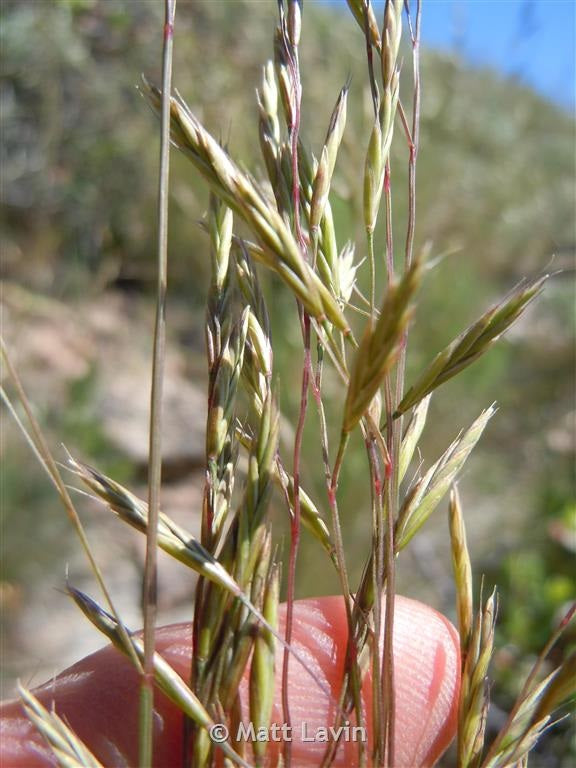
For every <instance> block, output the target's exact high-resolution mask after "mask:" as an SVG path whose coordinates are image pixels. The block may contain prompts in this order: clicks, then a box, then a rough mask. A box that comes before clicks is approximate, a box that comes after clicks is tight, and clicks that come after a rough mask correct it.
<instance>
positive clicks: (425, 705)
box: [0, 596, 460, 768]
mask: <svg viewBox="0 0 576 768" xmlns="http://www.w3.org/2000/svg"><path fill="white" fill-rule="evenodd" d="M280 624H281V627H283V624H284V606H281V614H280ZM346 641H347V624H346V614H345V609H344V602H343V600H342V598H339V597H324V598H314V599H308V600H301V601H297V602H296V603H295V604H294V634H293V644H294V645H295V646H296V647H297V648H299V650H300V653H301V654H303V655H304V656H305V657H306V658H307V659H308V660H309V664H310V665H311V666H312V667H313V669H314V670H316V671H317V674H318V676H319V677H320V678H321V679H323V680H324V681H325V682H326V683H327V684H328V686H329V687H330V689H331V690H332V692H333V699H334V700H336V699H337V697H338V694H339V688H340V684H341V680H342V674H343V669H344V660H345V654H346ZM190 645H191V629H190V626H189V625H187V624H178V625H172V626H168V627H164V628H162V629H159V630H158V631H157V649H158V651H159V652H160V653H161V654H162V655H163V656H164V658H165V659H166V660H167V661H168V663H169V664H171V665H172V666H173V667H174V669H175V670H176V671H177V672H178V673H179V674H180V675H181V676H182V677H183V678H184V679H187V678H188V676H189V668H190ZM282 653H283V650H282V648H279V650H278V654H279V659H280V657H281V655H282ZM394 662H395V663H394V688H395V697H396V699H395V701H396V720H395V722H396V727H395V733H396V739H395V741H396V747H395V755H394V761H393V768H416V767H417V766H430V765H433V764H434V763H435V762H436V760H437V759H438V758H439V757H440V755H441V754H442V752H443V751H444V750H445V749H446V747H447V746H448V744H449V743H450V741H451V740H452V738H453V736H454V733H455V730H456V714H457V713H456V710H457V699H458V690H459V684H460V658H459V641H458V635H457V633H456V630H455V629H454V627H453V626H452V625H451V624H450V622H449V621H448V620H447V619H445V618H444V617H443V616H441V615H440V614H438V613H437V612H436V611H434V610H432V609H431V608H429V607H427V606H425V605H423V604H422V603H418V602H416V601H414V600H409V599H407V598H403V597H400V596H398V597H397V598H396V609H395V618H394ZM276 666H277V672H276V694H277V695H276V705H275V711H274V719H275V722H278V723H281V722H282V719H283V718H282V706H281V703H280V695H279V691H280V680H281V666H282V664H281V659H280V660H279V661H278V663H277V665H276ZM288 685H289V698H290V714H291V720H292V731H291V735H292V762H293V765H294V766H297V768H305V766H311V767H312V766H317V765H320V762H321V758H322V755H323V754H324V751H325V748H326V743H325V742H322V741H319V740H316V741H314V740H312V741H305V740H303V738H302V737H303V736H304V739H306V738H310V737H311V738H312V739H314V737H315V735H316V734H318V733H319V732H320V731H319V729H322V728H326V727H327V726H330V725H333V724H334V700H330V699H329V698H328V697H327V695H326V693H325V692H324V691H323V690H322V689H320V688H318V687H317V686H315V685H314V681H313V680H312V678H311V677H310V676H309V675H308V674H307V673H306V672H305V671H304V670H303V669H302V667H301V666H300V665H299V664H298V662H297V660H295V659H292V661H291V663H290V677H289V682H288ZM138 689H139V678H138V674H137V672H136V671H135V670H134V668H133V667H132V666H131V665H130V662H129V661H128V660H127V659H126V658H125V657H124V656H123V655H122V654H121V653H120V652H119V651H117V650H116V649H115V648H113V647H112V646H108V647H106V648H104V649H103V650H101V651H98V652H96V653H94V654H92V655H90V656H87V657H86V658H85V659H82V661H79V662H78V663H77V664H75V665H74V666H72V667H70V668H69V669H67V670H65V671H64V672H63V673H62V674H60V675H59V676H58V677H56V678H55V680H53V681H51V682H49V683H46V684H45V685H43V686H42V687H41V688H38V689H36V690H35V691H34V693H35V695H36V696H37V697H38V698H39V699H40V701H41V702H42V703H43V704H44V706H46V707H48V708H52V707H53V708H54V709H55V711H56V713H57V714H59V715H60V717H62V718H63V719H64V720H65V722H66V723H67V724H68V725H69V726H70V727H71V728H72V730H74V731H75V732H76V734H77V735H78V736H79V738H80V739H82V740H83V741H84V742H85V744H86V745H87V746H88V747H89V749H90V750H91V751H92V752H93V753H94V754H95V755H96V757H97V758H98V759H99V760H100V761H101V762H102V763H103V764H104V765H106V766H125V765H128V766H136V765H137V764H138V758H137V753H138V706H139V696H138ZM240 693H241V698H242V700H243V701H244V702H246V701H247V686H246V684H245V683H244V684H243V685H242V687H241V689H240ZM363 695H364V700H365V702H369V701H370V697H371V690H370V674H369V673H368V674H367V675H366V679H365V681H364V686H363ZM369 710H370V708H369V707H367V730H368V734H370V730H371V719H370V711H369ZM155 712H156V717H155V732H154V745H155V746H154V766H155V768H176V767H177V766H181V765H182V756H181V744H182V734H183V718H182V713H181V712H180V711H179V710H178V709H177V707H176V706H175V705H173V704H172V703H171V702H170V701H169V700H168V699H167V698H166V697H165V696H164V695H163V694H162V693H160V692H158V693H157V695H156V700H155ZM0 714H1V715H2V724H1V731H0V765H1V766H2V768H47V766H53V765H56V763H55V760H54V757H53V756H52V754H51V751H50V749H49V748H48V747H47V746H46V744H45V743H44V741H43V739H42V737H41V736H40V735H39V733H38V732H37V731H36V729H35V728H34V726H33V725H32V724H31V723H30V722H29V721H28V719H27V718H26V717H25V715H24V713H23V710H22V706H21V704H20V702H18V701H10V702H7V703H5V704H4V705H2V708H1V709H0ZM303 724H304V725H303ZM369 738H370V737H369ZM270 746H271V747H272V746H275V747H278V749H277V750H276V752H279V751H280V750H281V746H282V745H281V744H274V745H272V744H271V745H270ZM357 750H358V744H357V742H354V740H353V739H352V740H350V741H342V742H341V745H340V747H339V749H338V752H337V757H336V760H335V762H334V765H335V766H346V767H347V768H348V767H351V766H353V765H355V764H356V763H355V760H356V759H357ZM271 754H272V755H274V754H275V752H274V750H272V751H271Z"/></svg>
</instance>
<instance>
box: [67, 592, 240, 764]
mask: <svg viewBox="0 0 576 768" xmlns="http://www.w3.org/2000/svg"><path fill="white" fill-rule="evenodd" d="M68 592H69V594H70V596H71V597H72V599H73V600H74V602H75V603H76V605H77V606H78V607H79V608H80V610H81V611H82V613H84V615H85V616H87V618H88V619H89V620H90V621H91V622H92V624H94V626H95V627H97V628H98V629H99V630H100V631H101V632H102V633H103V634H104V635H106V637H108V639H109V640H110V641H111V642H112V643H113V644H114V645H115V646H116V647H117V648H118V650H120V651H122V653H124V654H127V655H128V654H129V649H128V648H127V647H126V644H125V640H124V637H123V635H122V634H121V633H120V632H119V628H118V623H117V621H116V620H115V619H114V618H113V617H112V616H111V615H110V614H109V613H108V612H107V611H105V610H104V609H103V608H101V607H100V606H99V605H98V604H97V603H96V602H95V601H94V600H92V599H91V598H90V597H88V595H85V594H84V593H83V592H81V591H80V590H78V589H74V588H73V587H70V586H69V587H68ZM130 644H131V647H132V649H133V650H134V651H135V652H136V654H137V655H138V657H139V658H141V659H143V658H144V644H143V642H142V640H141V639H140V638H139V637H138V636H135V635H134V634H132V633H130ZM153 663H154V680H155V682H156V685H157V686H158V687H159V688H160V690H162V691H163V692H164V693H165V694H166V696H168V698H169V699H170V700H171V701H172V702H174V704H176V705H177V706H178V707H179V708H180V709H181V710H182V712H184V713H185V714H186V715H187V716H188V717H190V718H192V720H193V721H194V722H195V723H197V724H198V725H199V726H200V727H201V728H203V729H204V730H206V729H209V728H210V726H212V725H214V721H213V720H212V718H211V717H210V715H209V714H208V712H207V711H206V710H205V709H204V707H203V706H202V704H201V703H200V701H199V699H198V698H197V697H196V696H195V695H194V693H193V692H192V690H191V689H190V688H189V687H188V686H187V685H186V683H185V682H184V680H183V679H182V678H181V677H180V675H179V674H178V673H177V672H175V671H174V669H172V667H171V666H170V665H169V664H168V663H167V662H166V661H165V659H163V658H162V656H161V655H160V654H159V653H155V654H154V659H153ZM219 747H220V749H222V751H223V752H224V753H225V754H226V756H227V757H229V758H230V759H231V760H232V761H233V762H234V764H236V765H242V766H244V768H249V765H248V763H246V761H245V760H243V759H242V758H241V757H240V756H239V755H237V754H236V752H235V751H234V750H233V749H232V748H231V747H230V745H229V744H227V743H226V742H223V743H222V744H219Z"/></svg>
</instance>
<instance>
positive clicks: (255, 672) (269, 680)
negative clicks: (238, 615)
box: [250, 565, 280, 766]
mask: <svg viewBox="0 0 576 768" xmlns="http://www.w3.org/2000/svg"><path fill="white" fill-rule="evenodd" d="M279 573H280V571H279V568H278V566H276V565H273V566H272V568H271V569H270V574H269V577H268V583H267V584H266V587H265V594H264V600H263V608H262V613H263V615H264V616H265V618H266V620H267V621H268V623H269V624H270V625H271V626H273V627H277V626H278V597H279V589H280V579H279ZM275 649H276V643H275V641H274V636H273V635H271V634H270V633H269V632H267V631H266V630H263V631H260V632H259V633H258V636H257V637H256V640H255V641H254V654H253V657H252V666H251V671H250V721H251V723H253V725H254V728H255V729H256V731H258V729H259V728H263V729H265V732H267V731H268V728H269V727H270V721H271V717H272V707H273V704H274V690H275V684H274V667H275ZM267 749H268V741H259V740H256V742H254V745H253V750H254V757H255V760H256V765H257V766H261V765H264V763H265V758H266V752H267Z"/></svg>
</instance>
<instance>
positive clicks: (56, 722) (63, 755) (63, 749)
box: [18, 685, 103, 768]
mask: <svg viewBox="0 0 576 768" xmlns="http://www.w3.org/2000/svg"><path fill="white" fill-rule="evenodd" d="M18 694H19V696H20V698H21V699H22V706H23V707H24V712H25V713H26V716H27V717H28V719H29V720H30V722H32V723H34V725H35V726H36V728H38V730H39V731H40V733H41V734H42V736H44V738H45V739H46V741H47V742H48V745H49V747H50V749H51V750H52V754H53V755H54V757H55V759H56V763H57V765H58V766H59V768H103V766H102V763H100V762H99V761H98V760H97V759H96V758H95V757H94V755H93V754H92V752H90V750H89V749H88V748H87V747H86V745H85V744H84V743H83V742H82V741H81V740H80V739H79V738H78V736H77V735H76V734H75V733H74V732H73V731H72V730H70V728H68V726H67V725H66V723H65V722H64V721H63V720H62V719H61V718H60V717H58V715H57V714H56V713H55V712H49V711H48V710H47V709H46V707H45V706H44V705H43V704H42V703H41V702H40V701H39V700H38V699H37V698H36V696H34V694H33V693H32V692H31V691H29V690H28V688H25V687H24V686H23V685H19V686H18Z"/></svg>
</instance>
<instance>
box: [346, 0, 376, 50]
mask: <svg viewBox="0 0 576 768" xmlns="http://www.w3.org/2000/svg"><path fill="white" fill-rule="evenodd" d="M346 2H347V3H348V7H349V8H350V10H351V12H352V15H353V16H354V18H355V19H356V21H357V22H358V26H359V27H360V29H361V30H362V32H364V30H365V29H366V28H367V29H368V36H369V40H370V44H371V45H373V46H374V47H375V48H376V49H377V50H378V51H379V50H380V49H381V48H382V41H381V39H380V30H379V28H378V22H377V21H376V16H375V15H374V10H373V8H372V3H371V2H370V0H367V1H366V2H365V1H364V0H346Z"/></svg>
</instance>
